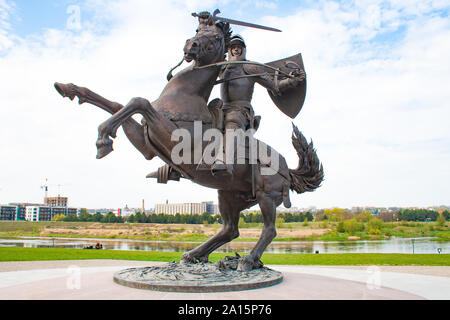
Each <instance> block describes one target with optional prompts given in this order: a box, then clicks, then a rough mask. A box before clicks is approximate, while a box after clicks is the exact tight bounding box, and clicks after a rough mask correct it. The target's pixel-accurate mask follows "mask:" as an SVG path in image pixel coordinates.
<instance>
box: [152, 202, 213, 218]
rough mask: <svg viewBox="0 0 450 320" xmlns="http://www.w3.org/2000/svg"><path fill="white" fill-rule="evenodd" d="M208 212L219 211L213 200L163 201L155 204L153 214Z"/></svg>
mask: <svg viewBox="0 0 450 320" xmlns="http://www.w3.org/2000/svg"><path fill="white" fill-rule="evenodd" d="M205 212H209V213H211V214H217V213H219V208H218V206H217V205H214V203H213V202H202V203H165V204H157V205H156V206H155V214H161V213H165V214H170V215H175V214H177V213H179V214H203V213H205Z"/></svg>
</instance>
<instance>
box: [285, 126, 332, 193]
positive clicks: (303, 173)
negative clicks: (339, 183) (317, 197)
mask: <svg viewBox="0 0 450 320" xmlns="http://www.w3.org/2000/svg"><path fill="white" fill-rule="evenodd" d="M293 127H294V132H293V134H292V144H293V145H294V148H295V150H296V151H297V154H298V158H299V164H298V167H297V169H295V170H291V169H290V170H289V175H290V177H291V185H290V188H291V190H293V191H295V192H297V193H299V194H300V193H304V192H311V191H314V190H315V189H317V188H318V187H320V185H321V183H322V181H323V178H324V173H323V166H322V164H321V163H320V161H319V158H318V157H317V154H316V150H315V149H314V146H313V142H312V141H311V143H308V141H306V139H305V137H304V136H303V134H302V133H301V132H300V131H299V130H298V128H297V127H296V126H295V125H293Z"/></svg>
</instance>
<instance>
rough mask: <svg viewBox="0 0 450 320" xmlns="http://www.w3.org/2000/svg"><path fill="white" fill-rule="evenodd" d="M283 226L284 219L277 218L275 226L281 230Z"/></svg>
mask: <svg viewBox="0 0 450 320" xmlns="http://www.w3.org/2000/svg"><path fill="white" fill-rule="evenodd" d="M283 225H284V219H283V218H277V219H276V220H275V226H276V227H277V228H281V227H283Z"/></svg>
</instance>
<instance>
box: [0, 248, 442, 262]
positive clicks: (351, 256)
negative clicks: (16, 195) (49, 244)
mask: <svg viewBox="0 0 450 320" xmlns="http://www.w3.org/2000/svg"><path fill="white" fill-rule="evenodd" d="M181 255H182V253H181V252H149V251H115V250H83V249H53V248H48V249H47V248H0V262H4V261H51V260H92V259H113V260H135V261H165V262H170V261H178V260H179V259H180V257H181ZM226 255H229V254H225V253H213V254H212V255H211V257H210V258H211V261H212V262H216V261H218V260H220V259H222V258H223V257H225V256H226ZM262 261H263V262H264V263H265V264H272V265H276V264H278V265H391V266H396V265H402V266H407V265H418V266H450V255H449V254H379V253H373V254H372V253H371V254H366V253H344V254H274V253H266V254H264V255H263V258H262Z"/></svg>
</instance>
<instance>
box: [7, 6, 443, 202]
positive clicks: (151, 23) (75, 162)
mask: <svg viewBox="0 0 450 320" xmlns="http://www.w3.org/2000/svg"><path fill="white" fill-rule="evenodd" d="M5 4H6V6H5ZM217 4H218V1H209V2H207V3H204V2H202V5H200V4H199V2H197V1H188V2H184V1H172V2H167V1H159V2H154V1H152V2H149V1H139V0H131V1H122V0H117V1H104V0H88V1H84V2H82V3H81V4H80V6H81V10H82V11H81V13H82V15H81V18H82V21H81V22H82V26H83V28H82V29H81V30H79V31H77V30H68V29H67V28H66V26H63V27H61V28H59V29H48V30H46V31H45V32H43V33H41V34H35V35H33V36H29V37H26V38H18V37H17V36H16V35H15V34H14V32H13V30H10V29H8V26H9V24H8V12H10V11H8V10H10V9H9V8H12V2H5V1H4V0H0V47H1V48H3V50H2V51H1V52H2V54H1V55H0V72H1V74H2V75H3V76H1V77H0V87H1V88H2V90H1V91H0V101H1V107H0V148H1V149H2V155H3V156H2V157H1V158H0V168H2V170H1V172H0V187H1V188H2V190H1V193H0V202H2V203H3V202H12V201H40V199H41V198H42V195H43V194H42V191H41V189H40V185H41V184H42V183H43V182H44V181H45V178H49V181H50V183H51V184H55V185H56V184H63V185H66V187H62V192H63V193H65V194H68V195H70V200H71V204H72V205H76V206H80V207H103V206H107V207H122V206H124V205H125V204H128V205H129V206H130V207H134V206H136V207H138V206H139V205H140V203H141V200H142V199H145V200H146V203H148V204H152V205H153V204H155V203H162V202H165V200H166V199H169V200H170V201H171V202H174V201H177V202H178V201H179V202H190V201H204V200H213V199H216V191H214V190H210V189H206V188H203V187H200V186H197V185H193V184H192V183H191V182H188V181H184V182H182V183H170V184H169V185H157V184H156V182H155V181H147V180H146V179H145V175H146V174H147V173H149V172H151V171H153V170H155V169H157V168H158V166H160V165H162V161H160V160H153V161H151V162H149V161H146V160H145V159H144V158H143V157H142V156H141V155H140V154H139V153H138V152H137V151H136V150H135V149H134V148H133V147H132V146H131V144H130V143H129V142H128V140H127V139H126V137H125V135H124V134H123V133H122V132H121V131H120V133H119V136H118V138H117V139H116V141H115V144H114V146H115V151H114V152H113V153H112V154H111V155H110V156H108V157H107V158H105V159H103V160H96V159H95V154H96V148H95V141H96V139H97V127H98V125H99V124H100V123H102V122H103V121H105V120H106V119H107V118H108V117H109V115H108V114H106V113H105V112H104V111H102V110H99V109H98V108H96V107H93V106H89V105H83V106H81V107H79V106H77V104H76V103H75V102H71V101H69V100H68V99H65V100H63V99H62V98H61V97H60V96H59V95H58V94H57V93H56V91H55V90H54V88H53V87H52V86H53V83H54V82H55V81H58V82H73V83H75V84H78V85H80V86H86V87H89V88H90V89H92V90H93V91H96V92H97V93H99V94H101V95H103V96H105V97H106V98H108V99H110V100H114V101H117V102H120V103H123V104H126V103H127V102H128V101H129V100H130V99H131V98H132V97H135V96H143V97H146V98H148V99H149V100H150V101H152V100H155V99H156V98H157V97H158V96H159V94H160V92H161V91H162V89H163V87H164V85H165V83H166V82H165V80H164V79H165V76H166V74H167V72H168V70H169V69H170V68H171V67H172V66H174V65H175V64H176V63H177V62H178V61H179V60H180V59H181V56H182V47H183V45H184V42H185V40H186V39H187V38H189V37H192V36H193V35H194V30H195V28H196V26H197V25H196V21H195V19H193V18H192V17H191V16H190V14H189V13H190V12H193V11H198V8H199V7H207V8H215V7H216V6H217ZM235 4H236V2H227V3H226V4H224V5H227V6H229V7H227V8H226V9H227V11H226V12H227V15H228V13H229V16H233V12H232V11H231V8H232V7H233V6H234V5H235ZM243 4H244V3H241V5H243ZM221 9H222V8H221ZM223 11H224V12H225V10H223ZM446 12H447V13H446ZM257 23H261V24H266V25H269V26H275V27H278V28H280V29H282V30H283V33H281V34H279V33H269V32H264V31H260V30H253V29H244V30H243V32H241V34H242V35H243V36H244V37H245V39H246V41H247V44H248V48H249V49H248V58H249V59H251V60H255V61H259V62H268V61H273V60H278V59H280V58H283V57H287V56H290V55H293V54H296V53H298V52H302V54H303V58H304V61H305V66H306V71H307V74H308V94H307V99H306V103H305V106H304V108H303V110H302V112H301V114H300V116H299V117H298V118H297V119H296V120H295V121H294V122H295V123H296V124H297V125H298V126H299V128H300V129H301V130H303V132H304V134H305V135H306V137H310V138H312V139H313V140H314V143H315V146H316V148H317V149H318V154H319V157H320V159H321V160H322V161H323V163H324V167H325V173H326V181H325V182H324V184H323V187H322V188H320V189H319V190H317V191H316V192H315V193H311V194H305V195H301V196H296V195H292V201H293V204H294V205H295V206H298V207H306V206H309V205H316V206H318V207H327V206H353V205H432V204H436V205H437V204H442V203H446V202H448V197H447V193H446V189H447V188H446V185H445V181H448V180H449V178H450V172H449V169H448V163H449V160H450V159H449V158H450V150H449V149H448V145H449V142H450V141H449V140H450V138H449V137H450V131H449V130H450V129H449V127H448V125H447V121H448V120H447V119H449V118H450V117H449V116H450V114H449V113H450V110H449V103H448V101H450V97H449V95H450V93H449V91H448V88H449V85H450V83H449V77H448V74H449V71H450V62H449V59H448V57H449V56H450V41H449V40H450V26H449V20H448V4H447V3H446V2H445V1H426V2H417V1H415V2H404V1H376V2H373V1H371V2H370V4H369V3H367V2H363V1H357V2H353V1H343V2H341V3H338V2H334V1H321V2H319V4H317V5H311V6H310V7H308V8H299V9H298V10H293V11H291V12H289V13H285V14H284V15H281V14H279V15H277V16H274V15H272V16H271V15H267V16H265V17H261V19H260V21H258V22H257ZM2 37H3V38H2ZM2 39H3V40H2ZM184 66H186V64H185V65H184ZM4 75H7V76H4ZM218 95H219V92H218V90H217V88H216V89H215V90H214V92H213V95H212V98H215V97H217V96H218ZM253 105H254V109H255V111H256V113H257V114H260V115H262V116H263V119H262V124H261V128H260V130H259V132H258V137H259V138H261V139H262V140H264V141H265V142H267V143H268V144H270V145H272V146H274V147H276V149H277V150H278V151H279V152H280V153H282V154H283V155H284V156H285V157H286V159H287V161H288V163H289V165H290V167H295V166H296V165H297V161H298V159H297V158H296V153H295V151H294V149H293V147H292V145H291V141H290V136H291V134H292V132H291V130H292V129H291V128H292V127H291V120H290V119H288V118H287V117H285V116H284V115H282V114H281V113H280V112H279V111H278V110H277V109H276V108H275V107H274V106H273V104H272V102H271V100H270V99H269V97H268V95H267V93H266V92H265V90H264V89H262V88H260V87H257V88H256V90H255V96H254V99H253ZM50 189H51V190H50V191H51V192H56V190H55V188H53V191H52V188H50Z"/></svg>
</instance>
